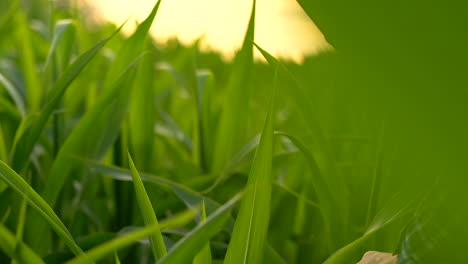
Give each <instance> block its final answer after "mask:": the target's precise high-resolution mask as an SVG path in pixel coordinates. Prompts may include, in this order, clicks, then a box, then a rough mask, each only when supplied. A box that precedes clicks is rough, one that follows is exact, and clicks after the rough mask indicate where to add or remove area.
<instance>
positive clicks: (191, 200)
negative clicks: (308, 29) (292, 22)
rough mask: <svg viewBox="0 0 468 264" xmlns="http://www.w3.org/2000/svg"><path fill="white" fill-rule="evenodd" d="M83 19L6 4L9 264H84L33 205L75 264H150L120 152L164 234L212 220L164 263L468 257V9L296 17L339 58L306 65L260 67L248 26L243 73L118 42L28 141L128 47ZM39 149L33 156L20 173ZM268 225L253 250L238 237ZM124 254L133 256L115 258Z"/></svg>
mask: <svg viewBox="0 0 468 264" xmlns="http://www.w3.org/2000/svg"><path fill="white" fill-rule="evenodd" d="M290 1H292V0H290ZM72 3H73V2H68V1H60V2H54V1H46V0H36V1H20V0H3V1H0V160H1V161H2V164H1V165H2V170H1V171H0V174H1V176H2V178H1V179H2V180H3V181H5V183H3V182H2V181H0V201H2V202H1V203H0V220H1V222H0V231H1V234H3V235H2V237H0V249H1V253H0V262H1V263H4V262H5V263H6V262H7V261H9V260H10V259H15V260H18V261H26V262H27V261H28V259H30V260H31V261H33V260H37V259H38V258H39V257H40V258H42V259H43V260H44V261H45V262H46V263H62V262H64V261H66V260H69V259H71V258H73V254H72V253H71V252H70V250H69V249H67V248H66V245H65V243H64V241H63V240H62V239H63V236H62V237H61V236H56V235H55V234H52V232H51V230H52V229H51V227H50V226H47V225H46V223H45V222H43V220H42V219H41V218H40V216H39V214H38V213H37V212H36V208H35V207H34V206H33V207H28V210H25V209H22V208H25V206H26V203H25V202H24V201H26V200H27V198H30V197H34V200H33V201H34V203H36V204H41V210H48V209H47V206H46V204H45V202H44V200H45V201H47V202H48V203H49V205H50V206H51V207H52V208H53V209H54V211H55V213H56V214H57V215H58V217H59V218H60V219H59V221H62V222H63V224H64V226H66V228H67V229H68V230H69V232H70V235H71V236H72V237H73V238H74V239H76V241H77V245H79V247H81V249H83V250H88V249H91V248H94V247H96V246H98V245H104V246H106V245H107V246H108V245H111V246H108V247H107V250H108V249H109V248H110V249H115V252H117V249H119V250H118V253H115V254H116V256H118V259H119V260H120V261H121V262H122V263H127V262H130V263H131V262H134V261H135V260H138V262H139V263H149V262H152V261H153V260H154V258H153V257H152V252H151V245H150V243H149V242H148V241H149V240H138V239H140V237H142V236H143V235H145V234H146V235H149V234H153V233H151V232H152V231H151V230H153V229H154V230H159V228H158V227H155V226H150V225H149V227H146V229H142V230H137V231H135V228H136V227H137V226H143V225H145V221H144V220H143V218H142V216H141V214H140V211H139V208H138V205H137V200H136V195H135V191H134V189H133V184H132V183H131V182H129V181H131V180H132V177H131V175H132V174H131V173H130V171H129V170H127V169H126V168H129V164H128V156H127V151H130V153H131V154H132V157H133V158H134V161H135V166H136V168H137V169H138V171H139V172H140V175H141V180H142V181H143V184H144V188H141V187H142V186H140V188H141V189H142V190H146V194H145V195H147V198H148V199H149V201H150V202H151V204H150V205H148V204H146V209H147V210H149V209H148V208H151V207H152V208H153V209H154V212H155V214H156V217H157V219H158V221H159V222H160V223H161V221H162V222H164V221H166V222H167V221H168V220H167V219H169V220H170V219H173V217H174V215H177V214H179V213H181V212H183V211H184V210H186V207H189V208H191V209H193V208H198V207H197V206H200V205H201V204H202V203H204V204H205V205H206V216H203V218H204V221H202V222H200V217H199V216H197V217H195V219H193V220H192V218H189V219H188V220H187V219H186V218H184V219H185V220H184V221H182V222H180V223H179V222H177V221H175V223H176V224H174V225H175V226H173V228H170V229H165V230H162V229H161V230H162V236H163V240H164V242H165V245H166V247H167V249H168V252H169V253H168V255H166V258H163V259H162V261H170V260H173V259H176V260H180V259H183V260H186V259H191V258H193V257H194V256H195V255H196V254H197V253H199V252H200V251H201V250H203V251H204V254H205V255H203V258H209V256H207V255H206V252H208V253H210V254H211V256H212V258H213V263H220V262H222V260H223V259H224V258H225V256H226V253H227V252H229V251H232V254H236V253H242V254H244V253H245V254H246V256H248V258H247V257H246V258H244V260H247V259H257V260H258V258H260V259H261V258H263V262H264V263H276V262H278V263H322V262H327V263H356V262H357V261H359V259H361V258H362V256H363V254H364V252H367V251H371V250H376V251H384V252H392V253H398V254H399V263H464V262H465V261H466V259H468V256H467V254H468V253H466V250H464V247H465V246H464V240H465V239H464V238H465V237H467V235H468V228H467V227H466V224H465V223H466V222H467V221H468V206H467V202H466V201H467V198H468V197H467V194H466V191H465V189H466V186H468V179H467V172H468V171H467V164H468V163H467V161H466V157H467V153H466V150H467V149H468V140H467V137H466V135H468V125H467V123H466V122H465V120H466V117H467V116H468V103H467V99H468V74H467V69H468V67H467V66H468V65H467V64H468V50H467V49H466V47H468V35H467V34H466V29H467V28H468V3H466V1H463V0H447V1H435V0H429V1H422V0H413V1H403V0H394V1H387V2H378V1H370V0H356V1H345V0H343V1H329V0H315V1H308V0H298V3H299V4H300V5H301V6H302V8H303V9H304V11H305V12H306V13H307V15H308V16H309V17H310V18H311V19H312V20H313V21H314V22H315V23H316V24H317V26H318V27H319V28H320V29H321V30H322V32H323V33H324V35H325V37H326V38H327V40H328V41H329V43H330V44H331V45H332V46H333V49H332V50H328V51H325V52H322V53H321V54H318V55H315V56H310V57H306V58H305V59H304V61H303V63H301V64H298V63H295V62H291V61H286V60H277V59H275V58H274V57H272V56H271V55H270V54H268V52H267V51H264V50H262V49H261V47H257V48H258V49H259V50H261V51H262V54H263V55H264V57H265V58H266V62H267V63H266V62H265V61H253V59H252V49H253V48H254V46H253V42H252V40H254V39H255V38H254V32H253V25H254V18H255V16H254V14H255V13H254V12H253V16H252V20H251V23H250V26H249V30H247V29H246V32H247V33H246V39H245V41H244V44H243V47H242V49H241V50H240V52H238V54H237V56H236V59H234V60H233V61H227V60H225V59H223V58H222V56H221V55H220V54H218V53H216V52H209V51H203V50H200V49H199V43H198V41H196V42H194V43H193V44H191V45H187V46H186V45H183V44H181V43H179V42H178V41H177V40H176V39H172V40H169V41H167V42H166V43H159V42H156V41H155V40H153V39H150V38H146V31H145V30H143V29H142V30H140V31H139V32H140V33H135V35H133V36H134V37H126V36H124V35H123V34H121V33H117V34H116V35H115V36H113V37H112V39H110V40H109V42H108V43H106V44H105V46H104V47H103V48H102V49H100V50H99V52H97V54H96V55H95V57H93V58H92V60H90V62H89V64H85V65H83V71H82V72H81V73H79V74H77V75H76V78H75V77H73V80H72V82H71V83H70V85H69V86H68V85H67V86H65V87H63V89H66V91H65V93H64V95H63V97H62V96H59V98H60V100H58V102H57V104H54V106H53V109H51V110H53V111H51V114H50V117H49V115H47V120H46V121H47V122H46V123H45V127H44V128H43V129H42V128H41V129H39V130H38V131H39V132H38V133H36V134H34V133H33V132H34V131H33V132H30V131H31V127H34V126H37V127H40V126H38V125H35V124H37V122H38V121H37V117H38V116H41V115H44V113H47V111H44V109H46V106H47V105H48V104H50V103H51V102H52V101H53V100H51V99H53V98H54V97H53V96H54V87H56V86H54V84H56V83H60V82H59V81H58V80H61V79H60V78H61V77H63V76H64V75H65V76H67V74H69V71H67V69H70V68H71V67H72V66H70V65H73V64H72V63H74V62H76V61H77V58H79V56H80V54H84V52H85V51H87V50H88V49H90V48H92V47H93V46H94V45H95V44H96V43H98V41H100V40H103V39H105V38H107V37H109V36H112V34H113V33H115V32H116V30H117V26H115V25H111V24H106V23H98V22H96V21H93V20H92V16H91V15H90V14H89V13H87V12H89V10H87V9H86V8H85V9H81V10H78V9H75V8H74V7H73V4H72ZM254 3H255V2H254ZM254 6H255V5H254ZM253 10H255V9H253ZM148 12H149V11H148ZM148 21H150V22H148V23H149V24H151V22H152V19H150V20H148ZM214 23H215V22H214ZM142 25H143V24H142ZM140 27H141V28H143V27H144V26H141V25H140ZM99 48H100V46H99ZM96 51H98V50H96ZM70 76H71V75H69V77H70ZM273 87H276V88H275V89H277V92H276V93H277V94H276V99H275V101H274V104H270V99H271V98H272V94H273ZM272 105H274V108H273V106H272ZM272 108H273V109H272ZM267 112H268V113H270V115H273V116H272V117H271V116H270V117H269V118H267ZM265 120H267V121H265ZM266 124H268V126H267V125H266ZM263 127H265V129H262V128H263ZM267 127H268V129H266V128H267ZM273 130H274V131H275V132H274V133H273V132H272V131H273ZM23 132H24V133H26V134H23ZM36 132H37V131H36ZM27 133H33V135H35V136H37V138H34V140H33V142H32V144H33V145H31V150H29V151H25V152H20V153H19V156H23V158H24V159H25V160H24V164H22V163H23V161H21V166H19V165H17V163H15V162H17V160H16V158H15V155H13V154H18V153H17V152H16V153H15V149H16V147H17V146H16V143H18V142H21V140H20V138H21V137H22V135H29V134H27ZM27 138H28V139H30V137H27ZM31 138H32V137H31ZM265 138H266V139H268V141H267V142H265ZM31 140H32V139H31ZM270 140H271V141H273V142H274V144H272V142H270ZM262 142H263V143H262ZM32 146H33V147H32ZM257 146H259V147H258V150H257ZM57 160H58V161H57ZM15 164H16V165H15ZM56 164H59V165H56ZM23 165H24V166H23ZM15 166H19V167H15ZM9 167H12V168H14V169H15V171H16V173H14V172H13V171H11V169H9ZM64 168H65V169H64ZM133 169H134V168H133ZM20 177H22V178H20ZM54 177H55V178H54ZM138 178H139V177H138ZM19 179H21V180H19ZM23 179H24V180H23ZM50 179H59V180H60V181H63V183H59V181H55V180H54V181H53V182H52V183H51V182H50V181H51V180H50ZM258 179H262V180H261V181H260V182H261V184H252V182H256V181H258ZM18 182H20V183H21V184H19V185H15V184H18ZM7 184H8V185H9V186H10V187H8V186H7ZM28 184H29V185H28ZM52 184H57V186H59V187H57V188H55V186H56V185H52ZM14 186H22V187H21V188H20V189H21V190H20V191H19V193H20V194H21V195H17V193H18V191H17V192H16V193H15V191H16V189H15V187H14ZM29 186H31V187H32V188H33V189H34V190H35V192H34V193H33V191H31V190H29ZM245 186H247V189H246V191H245V192H246V194H245V197H247V198H246V200H244V201H242V202H241V203H239V204H242V205H241V206H240V208H239V207H238V206H236V204H237V200H238V199H239V196H236V195H237V194H238V193H239V192H241V191H242V190H244V187H245ZM248 186H254V187H248ZM249 188H250V189H249ZM270 188H271V189H270ZM251 190H259V193H257V192H255V193H253V194H252V191H251ZM36 192H37V193H36ZM54 192H56V193H57V195H56V196H55V197H53V196H54V195H55V194H54V195H52V194H51V193H54ZM142 193H144V192H142ZM270 193H271V194H270ZM37 194H39V195H40V196H36V195H37ZM256 195H261V198H262V199H260V200H255V197H257V196H256ZM270 195H271V199H269V197H270ZM41 197H42V198H43V199H44V200H41V199H42V198H41ZM233 197H234V198H233ZM252 197H254V198H252ZM23 198H26V199H25V200H24V201H23ZM140 199H142V198H140ZM252 199H253V200H252ZM246 201H247V202H246ZM248 201H250V202H248ZM44 208H45V209H44ZM204 208H205V207H204ZM231 208H234V209H233V213H232V214H229V210H231ZM255 212H267V213H264V214H257V213H255ZM268 212H269V213H268ZM49 213H50V212H49ZM237 214H239V219H240V220H239V221H238V222H236V218H237V217H236V215H237ZM50 215H52V213H50ZM247 216H248V217H247ZM205 217H206V219H205ZM54 219H55V218H54ZM249 221H250V222H249ZM156 222H157V221H156ZM169 222H170V221H169ZM260 222H261V223H265V222H269V224H268V225H267V226H265V225H264V224H262V225H261V227H262V228H258V226H257V228H256V229H255V230H254V231H258V232H260V233H261V234H260V235H258V234H257V233H255V235H252V240H253V243H254V244H249V243H247V244H246V241H245V239H239V238H240V237H244V236H246V235H250V233H246V232H247V231H249V232H250V230H251V227H250V225H249V224H252V223H257V224H258V223H260ZM41 223H42V224H41ZM56 223H57V222H56ZM225 223H226V224H225ZM239 223H241V224H239ZM58 225H60V223H59V224H58ZM148 230H149V231H148ZM150 231H151V232H150ZM264 231H265V232H266V234H263V233H262V232H264ZM66 232H68V231H64V233H66ZM132 232H133V233H132ZM143 232H149V233H143ZM233 232H236V233H233ZM243 232H244V233H243ZM38 234H41V235H38ZM125 234H126V235H125ZM136 234H138V236H137V235H136ZM142 234H143V235H142ZM263 235H265V236H263ZM231 236H232V237H233V238H236V239H233V241H236V242H235V243H233V244H232V245H233V246H231V245H230V244H229V242H230V240H231ZM129 237H134V238H133V239H134V240H132V241H130V240H125V239H128V238H129ZM246 237H247V236H246ZM67 238H68V237H67ZM118 239H121V240H118ZM124 240H125V241H126V242H125V243H127V244H130V242H135V241H137V242H136V243H134V244H133V245H132V246H129V247H126V248H124V249H121V247H123V246H119V247H117V246H115V245H116V243H117V242H119V241H124ZM247 240H248V241H250V237H249V239H247ZM264 240H265V241H264ZM116 241H117V242H116ZM208 241H209V242H208ZM105 242H107V243H105ZM159 242H160V241H159ZM67 243H69V244H72V243H74V242H70V241H67ZM113 243H114V244H113ZM255 243H258V244H255ZM127 244H125V245H127ZM122 245H123V244H122ZM206 245H209V246H210V248H208V250H207V248H206ZM16 246H17V248H18V252H16V251H15V250H14V247H16ZM114 246H115V248H113V247H114ZM228 246H229V251H228ZM249 246H250V247H251V248H250V249H255V251H254V253H255V254H254V255H252V256H251V255H248V254H251V253H247V252H249ZM259 248H264V250H263V251H260V250H259ZM97 249H99V248H97ZM194 250H195V251H194ZM93 252H101V253H99V254H104V253H102V252H104V251H99V250H97V251H96V250H95V251H93ZM75 253H76V252H75ZM105 253H106V254H107V253H109V252H107V251H105ZM111 253H113V252H111ZM230 254H231V253H230ZM208 255H209V254H208ZM93 256H94V255H93ZM198 256H201V255H200V254H199V255H198ZM231 256H232V255H231ZM110 262H115V260H114V256H111V255H110V256H108V258H107V259H104V260H103V263H110Z"/></svg>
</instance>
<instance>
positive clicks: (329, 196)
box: [255, 44, 349, 252]
mask: <svg viewBox="0 0 468 264" xmlns="http://www.w3.org/2000/svg"><path fill="white" fill-rule="evenodd" d="M255 46H256V47H257V49H258V50H259V51H260V52H261V53H262V55H263V56H264V57H265V59H266V60H267V61H268V63H269V64H270V65H271V66H272V67H274V68H275V67H279V69H280V73H281V74H282V75H283V76H285V77H286V78H287V80H288V82H289V83H291V86H288V89H287V91H288V92H287V93H285V95H287V96H289V97H291V99H292V100H293V102H294V103H293V104H292V106H293V107H294V112H295V119H294V120H292V121H294V122H297V126H296V125H295V126H291V127H292V129H291V130H290V131H289V130H287V131H286V132H287V134H289V135H294V138H295V143H298V144H299V146H298V145H296V146H297V147H298V148H300V149H301V151H302V152H303V153H304V154H305V155H306V157H307V159H308V160H309V164H311V165H312V168H311V169H312V170H313V173H314V176H315V177H314V188H315V190H316V192H317V195H318V196H319V203H320V208H321V211H322V214H323V217H324V219H325V225H326V228H327V229H328V233H329V235H330V239H329V240H328V241H329V245H328V246H329V249H330V251H331V252H333V251H335V250H337V249H339V248H340V247H342V246H343V245H344V244H345V243H346V242H345V241H347V240H348V221H349V199H348V196H349V190H348V188H347V186H346V184H345V181H344V176H343V175H342V173H341V171H340V169H339V167H338V165H337V164H336V161H335V158H334V156H333V155H332V152H331V148H330V146H329V143H328V141H327V139H326V137H325V135H324V134H323V132H322V130H321V127H320V125H319V122H318V121H317V120H316V119H315V116H314V112H315V111H314V109H313V107H312V105H311V100H310V99H309V96H308V93H307V91H306V89H305V88H304V87H302V86H301V85H300V84H299V82H298V81H297V79H296V78H295V76H294V75H293V74H292V73H291V72H289V70H288V69H287V68H286V67H285V66H284V65H283V64H282V63H281V62H279V61H278V60H277V59H275V58H274V57H273V56H271V55H270V54H269V53H268V52H266V51H265V50H263V49H262V48H261V47H259V46H258V45H256V44H255ZM295 128H300V129H295Z"/></svg>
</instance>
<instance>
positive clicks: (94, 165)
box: [76, 158, 220, 214]
mask: <svg viewBox="0 0 468 264" xmlns="http://www.w3.org/2000/svg"><path fill="white" fill-rule="evenodd" d="M76 159H78V160H80V161H81V162H83V163H84V164H86V166H87V167H89V168H90V169H93V170H95V171H96V172H99V173H102V174H104V175H107V176H109V177H112V178H113V179H116V180H120V181H132V176H131V172H130V171H128V170H126V169H123V168H119V167H115V166H109V165H104V164H102V163H100V162H96V161H91V160H84V159H80V158H76ZM140 176H141V179H142V180H143V181H144V182H148V183H152V184H156V185H159V186H164V187H169V188H170V189H171V190H172V191H173V192H174V193H175V194H176V195H177V196H178V197H179V198H180V199H181V200H182V201H183V202H184V203H185V204H186V205H187V207H193V206H196V205H198V204H201V203H202V202H205V204H206V211H207V213H208V214H211V213H212V212H214V211H215V210H216V209H217V208H218V207H219V206H220V205H219V203H217V202H215V201H214V200H213V199H210V198H208V197H205V196H203V195H201V194H200V193H198V192H196V191H194V190H191V189H189V188H188V187H186V186H184V185H182V184H179V183H177V182H174V181H171V180H169V179H167V178H163V177H158V176H155V175H152V174H147V173H140Z"/></svg>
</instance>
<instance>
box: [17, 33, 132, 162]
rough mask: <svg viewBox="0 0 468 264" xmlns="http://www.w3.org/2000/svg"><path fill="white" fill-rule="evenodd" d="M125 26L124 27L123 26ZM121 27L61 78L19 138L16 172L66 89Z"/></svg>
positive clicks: (26, 158) (81, 58) (26, 159)
mask: <svg viewBox="0 0 468 264" xmlns="http://www.w3.org/2000/svg"><path fill="white" fill-rule="evenodd" d="M122 26H123V25H122ZM122 26H120V27H119V28H118V29H117V30H116V31H115V32H114V33H113V34H112V35H111V36H109V37H108V38H106V39H104V40H101V41H100V42H98V43H97V44H96V45H95V46H94V47H92V48H91V49H89V50H88V51H86V52H85V53H83V54H82V55H81V56H79V57H78V58H77V59H76V60H75V62H73V63H72V64H71V65H70V66H69V67H67V69H66V70H65V72H64V73H63V74H62V75H61V76H60V78H59V79H58V80H57V81H56V82H55V84H54V85H53V87H52V89H51V91H50V93H49V95H48V102H47V104H46V105H45V106H44V108H43V109H42V110H41V112H40V114H39V116H38V117H37V119H36V120H35V121H34V123H33V124H32V125H31V127H29V128H28V129H27V130H26V132H25V133H24V134H23V135H22V136H21V137H20V138H19V140H18V143H17V145H16V148H15V149H14V152H13V159H12V166H13V169H14V170H16V171H22V169H23V168H24V166H25V164H26V163H27V161H28V159H29V155H30V154H31V151H32V149H33V148H34V145H35V144H36V141H37V140H38V139H39V137H40V135H41V133H42V131H43V130H44V128H45V126H46V124H47V121H48V120H49V118H50V116H51V114H52V112H53V111H54V110H55V108H56V107H57V105H58V104H59V102H60V100H61V99H62V97H63V95H64V93H65V91H66V89H67V88H68V87H69V86H70V84H71V83H72V82H73V80H75V78H76V77H78V75H79V74H80V73H81V72H82V70H83V69H84V68H85V67H86V66H87V65H88V64H89V62H90V61H91V60H92V59H93V58H94V56H95V55H96V54H97V53H98V51H99V50H101V49H102V47H104V45H105V44H106V43H107V42H108V41H109V40H110V39H111V38H112V37H113V36H115V35H116V34H117V33H118V32H119V31H120V29H121V28H122Z"/></svg>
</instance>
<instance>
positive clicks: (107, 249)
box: [67, 207, 199, 264]
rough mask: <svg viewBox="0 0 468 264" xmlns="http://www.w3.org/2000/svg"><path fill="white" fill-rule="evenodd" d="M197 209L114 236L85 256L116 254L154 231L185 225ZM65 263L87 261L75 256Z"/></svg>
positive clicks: (93, 258) (95, 257) (94, 259)
mask: <svg viewBox="0 0 468 264" xmlns="http://www.w3.org/2000/svg"><path fill="white" fill-rule="evenodd" d="M198 211H199V209H198V208H196V207H193V208H189V209H188V210H185V211H184V212H182V213H179V214H177V215H175V216H173V217H171V218H169V219H164V220H162V221H161V222H160V223H159V224H155V225H152V226H148V227H144V228H140V229H138V230H136V231H134V232H132V233H129V234H125V235H123V236H120V237H117V238H114V239H112V240H110V241H107V242H105V243H103V244H101V245H99V246H97V247H95V248H93V249H90V250H89V251H87V252H86V256H87V257H88V259H91V260H93V261H99V260H100V259H102V258H103V257H105V256H107V255H110V254H112V253H114V254H116V252H117V251H118V250H119V249H121V248H124V247H126V246H129V245H131V244H133V243H135V242H137V241H138V240H140V239H142V238H144V237H147V236H151V235H152V234H153V233H154V232H158V230H165V229H169V228H177V227H181V226H184V225H186V224H187V223H189V222H190V221H192V220H193V219H194V217H195V216H196V215H197V214H198ZM67 263H73V264H77V263H87V262H86V259H85V258H83V257H77V258H75V259H72V260H70V261H69V262H67Z"/></svg>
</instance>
